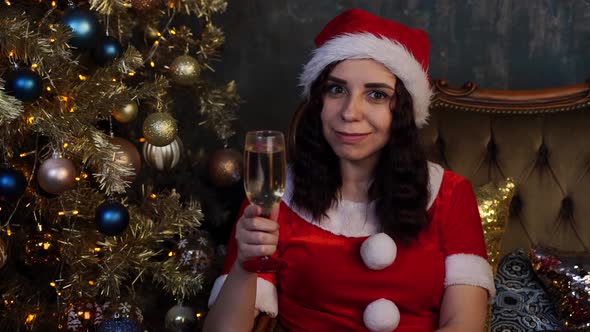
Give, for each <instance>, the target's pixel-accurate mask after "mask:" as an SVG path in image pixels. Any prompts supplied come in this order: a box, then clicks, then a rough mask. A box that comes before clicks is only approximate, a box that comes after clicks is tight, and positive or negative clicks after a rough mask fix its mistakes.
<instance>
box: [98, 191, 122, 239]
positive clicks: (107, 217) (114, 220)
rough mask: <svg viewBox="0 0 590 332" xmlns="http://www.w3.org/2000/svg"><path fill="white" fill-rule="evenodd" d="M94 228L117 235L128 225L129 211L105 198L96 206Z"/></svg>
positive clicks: (107, 233)
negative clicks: (104, 200)
mask: <svg viewBox="0 0 590 332" xmlns="http://www.w3.org/2000/svg"><path fill="white" fill-rule="evenodd" d="M95 219H96V229H98V231H99V232H101V233H103V234H105V235H112V236H115V235H119V234H121V233H123V231H124V230H125V228H127V225H129V211H128V210H127V208H126V207H125V206H124V205H123V204H121V203H119V202H116V201H114V200H110V199H109V200H107V201H106V202H104V203H102V204H101V205H99V206H98V207H97V208H96V211H95Z"/></svg>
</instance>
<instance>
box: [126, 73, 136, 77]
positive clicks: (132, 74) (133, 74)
mask: <svg viewBox="0 0 590 332" xmlns="http://www.w3.org/2000/svg"><path fill="white" fill-rule="evenodd" d="M127 75H129V76H135V73H134V72H129V74H127Z"/></svg>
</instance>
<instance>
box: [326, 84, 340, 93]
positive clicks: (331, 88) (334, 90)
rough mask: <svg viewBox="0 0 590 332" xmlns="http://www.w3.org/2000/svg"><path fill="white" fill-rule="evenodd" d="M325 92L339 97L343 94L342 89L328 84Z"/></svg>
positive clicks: (336, 85)
mask: <svg viewBox="0 0 590 332" xmlns="http://www.w3.org/2000/svg"><path fill="white" fill-rule="evenodd" d="M326 91H327V92H328V93H329V94H331V95H339V94H342V93H344V88H343V87H342V86H340V85H338V84H330V85H328V86H327V89H326Z"/></svg>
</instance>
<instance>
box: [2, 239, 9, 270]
mask: <svg viewBox="0 0 590 332" xmlns="http://www.w3.org/2000/svg"><path fill="white" fill-rule="evenodd" d="M7 260H8V244H7V243H6V241H4V240H3V239H2V238H1V237H0V269H1V268H2V267H4V265H6V261H7Z"/></svg>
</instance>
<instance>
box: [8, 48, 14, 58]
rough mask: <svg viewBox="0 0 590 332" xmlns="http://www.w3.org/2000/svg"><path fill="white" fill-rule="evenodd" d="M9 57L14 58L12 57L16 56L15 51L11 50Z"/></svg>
mask: <svg viewBox="0 0 590 332" xmlns="http://www.w3.org/2000/svg"><path fill="white" fill-rule="evenodd" d="M8 56H9V57H11V58H12V57H13V56H14V51H12V50H10V51H9V52H8Z"/></svg>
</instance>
